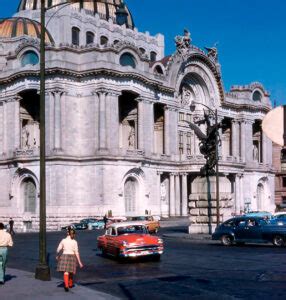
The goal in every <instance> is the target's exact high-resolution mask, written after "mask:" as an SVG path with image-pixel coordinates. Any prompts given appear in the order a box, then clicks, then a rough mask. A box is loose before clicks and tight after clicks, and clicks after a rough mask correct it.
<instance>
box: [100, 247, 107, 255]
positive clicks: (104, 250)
mask: <svg viewBox="0 0 286 300" xmlns="http://www.w3.org/2000/svg"><path fill="white" fill-rule="evenodd" d="M101 255H102V256H103V257H106V256H107V252H106V249H103V248H102V249H101Z"/></svg>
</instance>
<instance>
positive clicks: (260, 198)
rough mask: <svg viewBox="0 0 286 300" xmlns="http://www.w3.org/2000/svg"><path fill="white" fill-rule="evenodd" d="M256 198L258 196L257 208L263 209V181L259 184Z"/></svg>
mask: <svg viewBox="0 0 286 300" xmlns="http://www.w3.org/2000/svg"><path fill="white" fill-rule="evenodd" d="M256 198H257V209H258V210H261V209H262V203H263V202H264V198H265V191H264V186H263V184H262V183H259V184H258V186H257V191H256Z"/></svg>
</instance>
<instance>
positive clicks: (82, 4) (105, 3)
mask: <svg viewBox="0 0 286 300" xmlns="http://www.w3.org/2000/svg"><path fill="white" fill-rule="evenodd" d="M65 2H67V1H66V0H46V7H51V6H53V5H57V4H59V3H65ZM122 2H123V0H93V1H90V0H89V1H85V0H79V2H78V3H74V4H71V5H72V6H73V7H76V8H78V9H85V10H87V11H89V12H92V14H96V13H98V14H99V16H100V18H102V19H105V20H108V19H109V18H112V19H113V20H115V19H116V15H115V12H116V10H117V9H118V7H119V5H120V4H122ZM40 6H41V0H21V2H20V4H19V7H18V11H21V10H36V9H39V8H40ZM126 12H127V13H128V16H127V20H128V21H127V26H128V27H129V28H134V22H133V18H132V15H131V14H130V12H129V9H128V8H127V7H126Z"/></svg>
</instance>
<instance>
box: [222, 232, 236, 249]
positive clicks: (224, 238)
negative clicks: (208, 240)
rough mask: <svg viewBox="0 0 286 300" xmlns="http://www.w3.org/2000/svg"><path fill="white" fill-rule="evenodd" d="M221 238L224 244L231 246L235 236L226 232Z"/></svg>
mask: <svg viewBox="0 0 286 300" xmlns="http://www.w3.org/2000/svg"><path fill="white" fill-rule="evenodd" d="M220 240H221V243H222V244H223V245H224V246H231V245H232V244H233V237H232V236H231V235H229V234H224V235H223V236H222V237H221V239H220Z"/></svg>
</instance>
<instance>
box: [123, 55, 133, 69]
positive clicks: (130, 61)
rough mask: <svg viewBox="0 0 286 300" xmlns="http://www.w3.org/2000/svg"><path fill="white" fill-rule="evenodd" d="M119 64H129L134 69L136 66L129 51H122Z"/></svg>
mask: <svg viewBox="0 0 286 300" xmlns="http://www.w3.org/2000/svg"><path fill="white" fill-rule="evenodd" d="M120 64H121V66H130V67H132V68H134V69H135V68H136V60H135V58H134V56H133V55H132V54H130V53H124V54H122V55H121V56H120Z"/></svg>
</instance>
